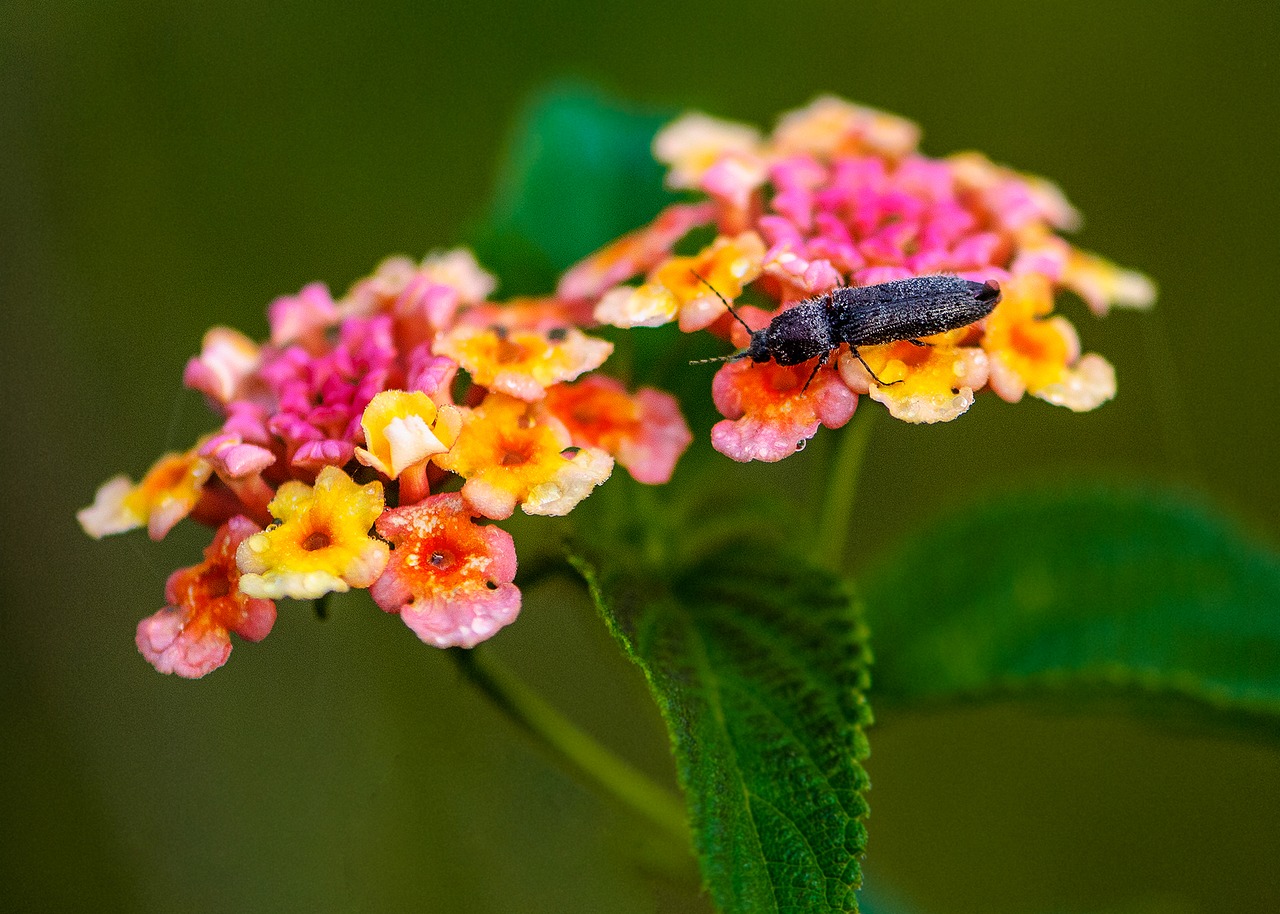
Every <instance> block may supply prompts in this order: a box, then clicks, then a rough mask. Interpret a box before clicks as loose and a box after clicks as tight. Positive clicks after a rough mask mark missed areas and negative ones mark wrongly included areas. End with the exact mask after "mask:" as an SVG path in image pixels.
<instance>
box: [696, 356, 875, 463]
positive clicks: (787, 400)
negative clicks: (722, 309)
mask: <svg viewBox="0 0 1280 914" xmlns="http://www.w3.org/2000/svg"><path fill="white" fill-rule="evenodd" d="M812 373H813V368H812V367H811V365H810V364H801V365H789V366H782V365H779V364H777V363H776V362H760V363H756V362H749V361H737V362H730V363H729V364H728V365H725V366H724V367H723V368H721V369H720V370H719V371H718V372H716V377H715V380H714V381H713V382H712V383H711V396H712V399H714V400H715V404H716V408H717V409H719V410H720V412H721V414H722V415H724V416H726V417H727V418H725V419H723V420H722V421H720V422H717V423H716V424H715V425H714V426H713V427H712V429H711V445H712V447H714V448H715V449H716V450H717V451H719V452H720V453H722V454H725V455H727V456H729V457H732V458H733V459H734V460H737V461H740V462H744V463H745V462H746V461H748V460H765V461H770V462H773V461H777V460H781V459H782V458H784V457H788V456H790V455H791V454H794V453H795V452H796V451H798V450H800V449H801V448H802V447H804V442H806V441H808V440H809V439H810V438H812V437H813V436H814V435H815V434H816V433H817V431H818V426H819V425H825V426H826V427H827V428H839V427H840V426H842V425H844V424H845V423H846V422H848V421H849V420H850V419H851V418H853V411H854V409H856V408H857V405H858V395H857V394H855V393H854V392H853V391H851V390H850V389H849V388H848V387H846V386H845V384H844V382H843V381H841V380H840V378H839V377H838V376H837V375H836V372H835V371H834V369H832V368H831V367H830V366H824V367H823V368H821V369H819V370H818V373H817V375H815V376H814V378H813V381H812V382H811V383H809V387H808V389H805V383H806V382H808V379H809V375H810V374H812Z"/></svg>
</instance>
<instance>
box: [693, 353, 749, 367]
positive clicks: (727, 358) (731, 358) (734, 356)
mask: <svg viewBox="0 0 1280 914" xmlns="http://www.w3.org/2000/svg"><path fill="white" fill-rule="evenodd" d="M746 357H747V350H745V349H739V350H738V351H737V352H732V353H730V354H729V355H718V356H716V357H715V358H712V359H694V360H693V361H692V362H690V363H689V364H690V365H705V364H707V363H708V362H736V361H738V359H744V358H746Z"/></svg>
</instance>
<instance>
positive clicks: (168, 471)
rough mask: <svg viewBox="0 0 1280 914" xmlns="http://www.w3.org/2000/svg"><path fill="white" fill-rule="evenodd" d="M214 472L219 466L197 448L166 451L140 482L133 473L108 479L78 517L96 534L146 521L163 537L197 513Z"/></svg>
mask: <svg viewBox="0 0 1280 914" xmlns="http://www.w3.org/2000/svg"><path fill="white" fill-rule="evenodd" d="M212 473H213V466H212V465H211V464H210V463H209V462H208V461H207V460H205V459H204V458H202V457H200V456H199V454H198V453H197V449H196V448H192V449H191V450H189V451H187V452H186V453H185V454H165V455H164V456H163V457H161V458H160V459H159V460H157V461H156V463H155V465H154V466H153V467H152V468H151V469H150V470H148V471H147V475H146V476H144V477H142V482H140V483H138V484H136V485H135V484H134V482H133V480H131V479H129V478H128V477H127V476H116V477H114V478H112V479H109V480H107V481H106V482H105V483H103V484H102V487H101V488H99V489H98V493H97V495H95V496H94V499H93V504H92V505H90V506H89V507H87V508H84V509H82V510H80V511H78V512H77V513H76V519H77V520H79V521H80V526H81V527H83V528H84V532H85V533H87V534H89V535H90V536H92V537H93V538H94V539H101V538H102V537H104V536H107V535H108V534H112V533H124V532H125V531H126V530H134V529H136V528H138V527H142V526H146V527H147V533H148V535H149V536H150V537H151V538H152V539H153V540H159V539H163V538H164V535H165V534H166V533H168V532H169V531H170V530H172V529H173V526H174V525H175V524H176V523H177V522H178V521H180V520H182V519H183V518H184V517H186V516H187V515H188V514H190V513H191V511H192V509H193V508H194V507H195V506H196V502H198V501H199V500H200V494H201V492H202V491H203V489H204V484H205V483H206V482H207V481H208V479H209V476H210V475H211V474H212Z"/></svg>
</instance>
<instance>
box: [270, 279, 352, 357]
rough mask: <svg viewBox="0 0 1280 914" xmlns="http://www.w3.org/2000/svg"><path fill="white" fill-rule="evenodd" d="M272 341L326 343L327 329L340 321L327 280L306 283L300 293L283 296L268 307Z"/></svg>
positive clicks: (316, 345) (309, 344)
mask: <svg viewBox="0 0 1280 914" xmlns="http://www.w3.org/2000/svg"><path fill="white" fill-rule="evenodd" d="M267 322H268V323H269V324H271V344H272V345H273V346H287V345H289V344H290V343H300V344H302V345H303V346H305V347H306V348H308V349H316V348H320V347H322V346H324V332H325V331H326V330H327V329H329V328H330V327H332V326H334V325H335V324H337V323H338V308H337V306H336V305H334V303H333V296H331V295H330V294H329V287H328V286H326V285H325V284H324V283H320V282H313V283H311V284H310V285H308V286H304V287H303V289H302V291H301V292H299V293H298V294H297V295H282V296H281V297H280V298H277V299H276V300H275V301H273V302H272V303H271V304H270V305H269V306H268V307H267Z"/></svg>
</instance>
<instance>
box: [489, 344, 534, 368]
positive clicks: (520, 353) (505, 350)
mask: <svg viewBox="0 0 1280 914" xmlns="http://www.w3.org/2000/svg"><path fill="white" fill-rule="evenodd" d="M528 357H529V350H528V348H527V347H525V346H523V345H521V344H520V343H513V342H511V340H510V339H507V338H502V339H499V340H498V351H497V353H496V354H495V356H494V358H495V359H496V360H497V361H498V363H499V364H501V365H510V364H512V363H514V362H523V361H524V360H525V359H527V358H528Z"/></svg>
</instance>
